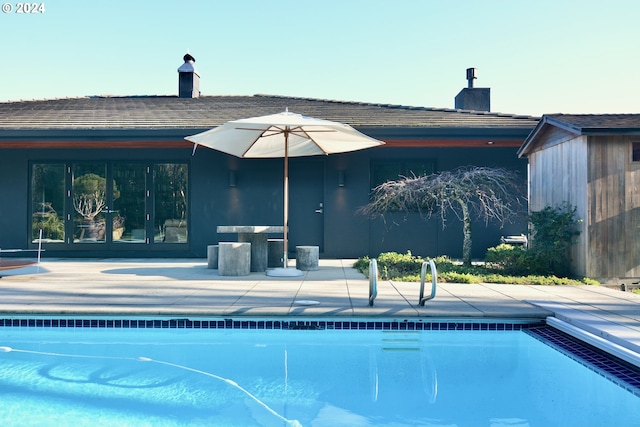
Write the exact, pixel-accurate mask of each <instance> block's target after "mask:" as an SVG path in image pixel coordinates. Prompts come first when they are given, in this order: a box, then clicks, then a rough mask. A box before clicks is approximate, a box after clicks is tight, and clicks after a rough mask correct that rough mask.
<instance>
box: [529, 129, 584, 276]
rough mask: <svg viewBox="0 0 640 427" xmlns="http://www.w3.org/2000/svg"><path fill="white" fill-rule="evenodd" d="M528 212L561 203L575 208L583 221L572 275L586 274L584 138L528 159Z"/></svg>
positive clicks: (538, 153) (573, 140)
mask: <svg viewBox="0 0 640 427" xmlns="http://www.w3.org/2000/svg"><path fill="white" fill-rule="evenodd" d="M529 168H530V169H529V179H530V182H529V190H530V194H529V210H530V211H539V210H541V209H543V208H544V207H545V206H560V205H561V204H562V203H564V202H568V203H569V204H570V205H572V206H575V207H576V216H577V218H578V219H583V220H584V221H583V223H582V224H581V226H580V227H581V234H580V238H579V240H578V244H577V245H575V246H574V247H573V248H572V251H571V258H572V260H573V261H572V271H573V272H574V274H577V275H581V276H584V275H586V273H587V265H586V248H587V244H588V234H587V232H586V224H585V223H586V217H587V200H588V195H587V144H586V137H582V136H580V137H574V138H573V139H571V140H569V141H566V142H564V143H563V144H556V145H551V146H547V148H545V149H543V150H539V151H536V152H535V153H533V154H531V155H530V157H529Z"/></svg>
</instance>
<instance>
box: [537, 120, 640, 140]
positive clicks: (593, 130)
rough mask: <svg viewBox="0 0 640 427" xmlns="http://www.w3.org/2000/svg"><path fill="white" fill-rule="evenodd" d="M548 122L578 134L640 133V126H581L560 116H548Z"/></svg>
mask: <svg viewBox="0 0 640 427" xmlns="http://www.w3.org/2000/svg"><path fill="white" fill-rule="evenodd" d="M548 123H549V124H550V125H553V126H556V127H558V128H561V129H564V130H566V131H569V132H572V133H575V134H577V135H590V136H596V135H620V134H624V135H640V128H637V127H626V128H614V127H606V126H602V127H579V126H576V125H573V124H571V123H567V122H565V121H562V120H560V119H559V118H558V117H548Z"/></svg>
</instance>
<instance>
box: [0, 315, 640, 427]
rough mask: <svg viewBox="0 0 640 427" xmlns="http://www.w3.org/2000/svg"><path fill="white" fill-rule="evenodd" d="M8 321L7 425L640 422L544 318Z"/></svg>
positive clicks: (4, 361)
mask: <svg viewBox="0 0 640 427" xmlns="http://www.w3.org/2000/svg"><path fill="white" fill-rule="evenodd" d="M125 322H126V323H125ZM0 325H4V326H3V327H0V350H2V351H0V392H1V393H2V399H0V418H1V419H2V420H3V425H4V426H10V425H20V426H24V425H56V426H61V425H73V426H83V425H87V426H89V425H90V426H92V427H95V426H103V425H106V426H122V425H127V426H231V427H233V426H244V427H246V426H296V425H303V426H313V427H318V426H331V427H339V426H395V427H399V426H532V427H533V426H550V425H553V426H581V427H585V426H603V425H616V426H628V425H637V424H638V420H640V389H639V388H638V385H637V384H633V381H631V383H629V382H628V381H625V380H624V376H622V377H620V376H616V378H611V375H610V374H608V373H606V372H602V371H597V370H593V369H589V368H588V367H587V366H585V365H589V363H588V361H585V360H580V359H581V358H580V357H579V356H576V354H575V353H576V352H575V351H574V352H573V353H574V354H573V355H572V357H567V356H566V355H565V354H563V353H561V352H559V351H556V350H555V349H554V348H552V347H551V346H550V345H547V344H546V343H547V342H548V337H547V338H545V333H538V332H536V331H538V330H544V331H546V332H551V333H553V334H556V335H557V334H560V335H559V336H560V337H561V338H562V333H560V332H555V331H549V329H552V328H549V327H546V326H540V325H533V326H532V325H527V324H509V323H491V322H489V323H471V322H451V321H440V322H430V323H423V322H403V321H400V322H386V321H384V322H380V321H371V322H360V321H359V322H341V321H340V322H326V321H325V322H287V321H283V322H281V321H272V320H256V321H246V320H230V319H227V320H224V319H215V320H206V321H202V320H195V321H194V320H189V319H154V320H118V319H73V320H60V319H44V320H42V319H11V320H4V321H1V322H0ZM451 325H454V326H451ZM107 326H109V327H107ZM567 339H569V338H568V337H567ZM584 351H585V352H588V351H593V350H590V349H589V348H587V347H585V349H584ZM629 369H632V368H629ZM629 375H630V376H631V377H633V376H634V375H635V376H636V377H637V372H634V371H633V370H631V372H630V374H629ZM621 378H622V379H621Z"/></svg>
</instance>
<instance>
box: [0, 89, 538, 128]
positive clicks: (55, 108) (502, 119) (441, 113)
mask: <svg viewBox="0 0 640 427" xmlns="http://www.w3.org/2000/svg"><path fill="white" fill-rule="evenodd" d="M285 108H288V109H289V111H292V112H295V113H299V114H304V115H308V116H312V117H317V118H323V119H327V120H335V121H340V122H343V123H348V124H350V125H352V126H354V127H367V128H369V127H391V128H421V129H443V128H447V129H456V128H457V129H461V128H472V129H513V130H519V131H523V130H524V131H526V130H531V129H532V128H533V127H535V125H536V124H537V122H538V118H536V117H531V116H519V115H511V114H501V113H491V112H482V111H464V110H452V109H439V108H427V107H410V106H401V105H389V104H373V103H359V102H343V101H333V100H322V99H309V98H295V97H282V96H270V95H253V96H202V97H199V98H178V97H175V96H130V97H106V96H99V97H83V98H68V99H52V100H42V101H19V102H5V103H0V138H1V137H2V134H3V133H4V132H5V131H12V130H13V131H15V130H53V129H60V130H62V129H66V130H79V129H105V130H107V129H113V130H116V129H117V130H125V129H129V130H133V129H191V130H204V129H209V128H212V127H215V126H219V125H221V124H222V123H224V122H226V121H229V120H235V119H240V118H246V117H254V116H261V115H266V114H273V113H277V112H280V111H284V109H285ZM11 133H14V132H11ZM14 134H15V133H14Z"/></svg>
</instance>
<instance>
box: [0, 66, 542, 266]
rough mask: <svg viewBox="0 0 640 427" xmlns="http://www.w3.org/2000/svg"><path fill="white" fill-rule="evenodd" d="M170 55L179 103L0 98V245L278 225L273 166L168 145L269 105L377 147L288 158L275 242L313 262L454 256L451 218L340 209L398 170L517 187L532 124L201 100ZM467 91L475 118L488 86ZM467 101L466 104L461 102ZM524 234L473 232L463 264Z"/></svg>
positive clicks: (505, 118)
mask: <svg viewBox="0 0 640 427" xmlns="http://www.w3.org/2000/svg"><path fill="white" fill-rule="evenodd" d="M184 59H185V64H183V66H181V67H180V68H179V70H178V71H179V82H180V87H179V96H130V97H101V96H96V97H85V98H71V99H51V100H42V101H18V102H7V103H0V247H1V248H29V247H31V248H33V247H35V245H36V242H37V241H38V239H39V233H40V230H42V241H43V242H44V243H43V244H44V248H45V249H46V255H47V256H68V257H78V256H94V257H98V256H100V257H102V256H106V257H169V256H170V257H174V256H180V257H204V256H206V246H207V245H209V244H213V243H216V242H218V241H219V240H229V239H230V238H233V237H234V236H226V235H218V234H217V232H216V227H217V226H218V225H281V222H282V209H283V207H282V197H283V195H282V191H283V190H282V167H283V163H282V160H280V159H239V158H235V157H233V156H229V155H226V154H223V153H219V152H215V151H213V150H209V149H206V148H202V147H200V148H198V150H197V151H196V152H195V153H193V150H192V149H193V146H192V144H191V143H189V142H187V141H185V140H184V137H185V136H187V135H192V134H195V133H198V132H201V131H204V130H207V129H210V128H212V127H215V126H218V125H220V124H222V123H224V122H225V121H228V120H234V119H239V118H245V117H252V116H260V115H266V114H273V113H277V112H281V111H284V110H285V108H288V109H289V111H292V112H295V113H300V114H304V115H308V116H312V117H317V118H323V119H328V120H335V121H339V122H344V123H348V124H350V125H351V126H353V127H355V128H356V129H358V130H359V131H361V132H363V133H365V134H367V135H369V136H371V137H373V138H377V139H381V140H383V141H385V142H386V145H385V146H383V147H380V148H375V149H369V150H363V151H358V152H353V153H345V154H339V155H331V156H327V157H309V158H295V159H292V160H291V162H290V201H291V202H290V208H289V211H290V215H289V226H290V233H289V239H290V248H295V245H296V244H298V245H299V244H304V245H318V246H319V247H320V250H321V255H322V256H323V257H326V258H331V257H344V258H356V257H359V256H363V255H374V256H375V255H377V254H378V253H380V252H384V251H399V252H406V251H407V250H411V251H412V252H413V253H415V254H420V255H425V256H433V255H437V254H448V255H450V256H452V257H459V256H460V255H461V246H462V244H461V242H462V233H461V231H460V226H459V224H458V222H457V221H454V220H452V221H449V223H448V226H447V228H446V229H444V230H443V229H442V227H441V225H440V223H439V222H438V221H436V220H433V221H430V222H426V221H424V220H423V219H422V218H420V217H419V215H418V214H411V215H408V216H407V215H400V214H398V215H396V216H394V217H389V218H387V219H386V221H382V220H370V219H369V218H366V217H363V216H361V215H358V214H357V213H356V211H357V209H358V207H360V206H362V205H364V204H366V203H367V201H368V197H369V193H370V190H371V188H372V187H374V186H375V185H377V184H379V183H381V182H384V181H385V180H388V179H395V178H398V176H401V175H408V174H412V173H414V174H423V173H430V172H433V171H438V170H447V169H452V168H455V167H458V166H465V165H470V164H474V165H483V166H503V167H508V168H512V169H516V170H518V171H520V172H522V177H523V180H525V179H526V168H527V162H526V160H524V159H518V157H517V150H518V148H519V147H520V146H521V145H522V143H523V141H524V140H525V138H526V137H527V135H528V134H529V133H530V132H531V130H532V129H533V128H534V127H535V126H536V124H537V122H538V119H537V118H533V117H529V116H516V115H508V114H500V113H492V112H489V111H471V110H464V109H438V108H423V107H407V106H400V105H385V104H371V103H358V102H342V101H333V100H321V99H305V98H293V97H280V96H268V95H253V96H201V95H200V93H199V90H198V85H199V78H200V77H199V75H198V74H197V72H196V71H195V68H194V67H193V57H191V56H188V57H187V56H185V58H184ZM470 89H471V90H472V88H467V89H465V91H467V92H468V91H469V90H470ZM482 91H483V93H484V95H483V94H481V95H482V96H484V97H486V100H485V101H484V102H486V105H487V110H488V90H486V89H482ZM467 95H469V94H468V93H467V94H465V96H467ZM471 95H473V94H471ZM477 98H478V97H473V96H472V99H474V103H475V105H477V102H478V101H477ZM460 102H461V103H462V104H464V99H461V100H460ZM456 103H458V100H457V101H456ZM458 106H459V107H460V108H462V107H464V105H461V106H460V105H458ZM476 108H477V107H476ZM525 230H526V224H525V223H524V222H522V223H516V224H513V225H511V226H509V227H508V228H505V229H499V228H497V227H494V226H490V227H489V228H486V229H485V227H484V223H482V224H479V225H478V227H477V232H476V234H475V235H474V256H476V257H482V256H484V253H485V251H486V248H487V247H489V246H493V245H496V244H497V243H498V242H499V238H500V236H501V235H503V234H512V233H518V234H519V233H520V232H523V231H525Z"/></svg>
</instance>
